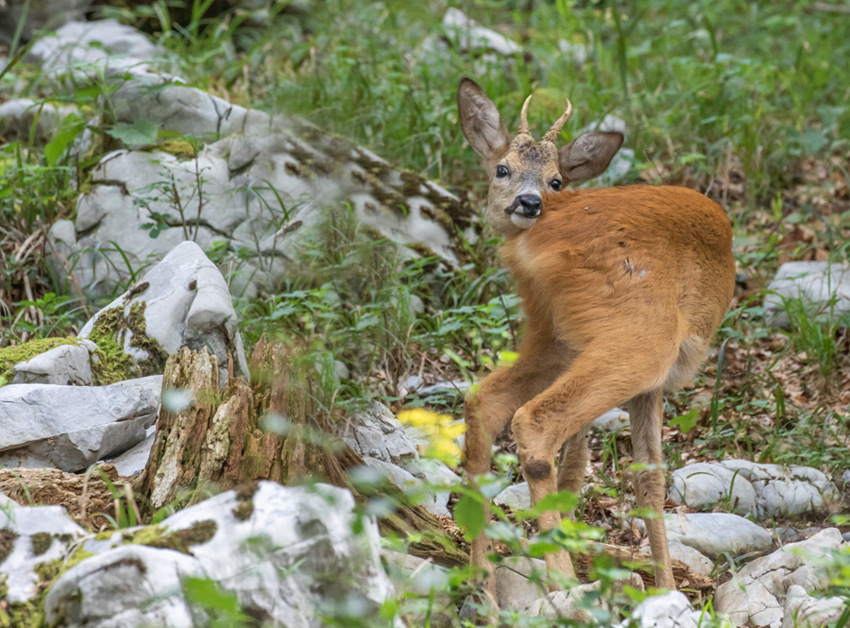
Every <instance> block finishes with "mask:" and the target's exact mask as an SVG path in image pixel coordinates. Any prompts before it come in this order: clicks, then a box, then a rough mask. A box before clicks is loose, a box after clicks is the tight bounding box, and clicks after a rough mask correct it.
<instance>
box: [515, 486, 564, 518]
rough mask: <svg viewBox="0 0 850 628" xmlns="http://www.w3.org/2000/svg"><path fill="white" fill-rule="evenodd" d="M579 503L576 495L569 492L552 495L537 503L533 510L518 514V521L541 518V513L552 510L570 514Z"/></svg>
mask: <svg viewBox="0 0 850 628" xmlns="http://www.w3.org/2000/svg"><path fill="white" fill-rule="evenodd" d="M577 503H578V497H577V496H576V494H575V493H570V492H569V491H560V492H558V493H550V494H549V495H547V496H546V497H544V498H543V499H541V500H540V501H539V502H538V503H536V504H535V505H534V508H532V509H531V510H522V511H520V512H518V513H516V517H517V519H518V520H520V521H524V520H526V519H532V518H536V517H539V516H540V515H541V513H544V512H549V511H551V510H554V511H557V512H570V511H572V510H573V509H574V508H575V507H576V504H577Z"/></svg>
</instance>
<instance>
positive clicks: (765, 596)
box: [715, 528, 844, 628]
mask: <svg viewBox="0 0 850 628" xmlns="http://www.w3.org/2000/svg"><path fill="white" fill-rule="evenodd" d="M843 544H844V539H843V538H842V537H841V533H840V532H839V531H838V529H836V528H829V529H827V530H824V531H823V532H819V533H818V534H816V535H814V536H813V537H811V538H809V539H806V540H805V541H801V542H799V543H790V544H788V545H785V546H784V547H782V548H780V549H779V550H777V551H775V552H773V553H771V554H769V555H767V556H764V557H762V558H757V559H755V560H754V561H752V562H751V563H749V564H748V565H746V566H745V567H744V568H743V569H741V570H740V571H739V572H738V573H736V574H735V575H734V576H733V578H732V579H731V580H729V581H728V582H725V583H723V584H721V585H720V586H719V587H717V593H716V595H715V608H716V609H717V610H718V611H719V612H721V613H726V614H728V615H729V618H730V619H731V620H732V622H733V623H734V624H735V625H736V626H745V625H748V624H751V625H754V626H770V628H780V627H781V626H782V624H783V620H784V618H785V617H786V604H788V605H789V609H791V608H792V607H793V608H794V610H798V609H799V608H800V607H801V606H802V605H803V604H804V603H805V600H802V601H800V600H799V598H798V600H797V601H798V602H800V604H799V605H798V606H795V602H794V601H793V600H788V599H786V595H787V594H788V593H789V592H790V591H791V588H792V587H793V586H795V585H796V586H798V587H800V588H802V590H803V591H804V592H805V593H813V592H816V591H822V590H824V589H825V588H826V587H827V585H828V584H829V576H828V574H827V573H826V571H825V570H824V569H823V567H821V566H819V564H818V563H819V559H822V558H823V557H825V556H828V555H829V554H830V553H831V552H833V551H834V550H837V549H839V548H840V547H841V546H842V545H843ZM794 591H795V592H799V591H798V589H794Z"/></svg>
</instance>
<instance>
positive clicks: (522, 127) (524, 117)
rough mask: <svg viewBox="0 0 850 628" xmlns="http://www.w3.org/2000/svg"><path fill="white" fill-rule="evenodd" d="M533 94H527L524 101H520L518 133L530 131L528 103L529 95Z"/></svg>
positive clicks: (529, 100)
mask: <svg viewBox="0 0 850 628" xmlns="http://www.w3.org/2000/svg"><path fill="white" fill-rule="evenodd" d="M533 95H534V94H529V95H528V98H526V99H525V102H524V103H522V111H520V112H519V132H520V134H522V133H525V134H526V135H531V131H529V130H528V103H530V102H531V97H532V96H533Z"/></svg>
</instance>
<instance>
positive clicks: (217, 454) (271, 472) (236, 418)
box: [134, 340, 468, 565]
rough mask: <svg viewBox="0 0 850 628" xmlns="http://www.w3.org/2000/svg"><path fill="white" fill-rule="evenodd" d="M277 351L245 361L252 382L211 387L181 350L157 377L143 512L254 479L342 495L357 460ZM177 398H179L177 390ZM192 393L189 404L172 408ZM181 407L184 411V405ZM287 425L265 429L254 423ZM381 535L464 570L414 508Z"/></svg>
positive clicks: (138, 485)
mask: <svg viewBox="0 0 850 628" xmlns="http://www.w3.org/2000/svg"><path fill="white" fill-rule="evenodd" d="M289 365H290V356H289V355H288V352H287V350H286V348H285V347H283V346H281V345H272V344H269V343H266V342H264V341H262V340H261V341H260V342H259V343H257V346H256V347H255V349H254V353H253V355H252V356H251V364H250V367H251V373H252V381H251V382H250V383H248V382H245V381H244V380H243V379H241V378H235V377H231V378H230V379H229V381H228V383H227V384H225V386H224V387H223V388H219V385H218V364H217V360H216V358H215V356H211V355H209V354H208V353H207V351H206V350H201V351H200V352H196V351H192V350H190V349H188V348H186V347H184V348H182V349H180V351H179V352H177V353H176V354H174V355H172V356H170V357H169V359H168V362H167V364H166V366H165V373H164V376H163V405H162V408H161V410H160V414H159V418H158V420H157V429H156V437H155V439H154V444H153V448H152V449H151V453H150V457H149V459H148V463H147V466H146V467H145V470H144V471H143V472H142V474H141V475H140V476H139V477H138V479H137V480H136V482H135V486H134V489H135V492H136V494H137V495H138V496H140V497H141V501H142V503H145V504H146V505H148V507H149V509H150V512H153V511H156V510H157V509H159V508H162V507H163V506H165V505H167V504H170V503H172V502H174V501H175V500H177V499H178V498H179V497H180V496H181V495H182V494H183V492H184V491H186V490H187V489H188V490H194V491H195V492H194V493H193V496H192V498H191V499H190V503H191V502H193V501H199V500H200V499H203V498H204V497H205V496H206V495H207V494H208V491H207V490H205V489H204V487H205V486H210V485H211V486H213V487H215V489H216V490H228V489H231V488H234V487H236V486H239V485H241V484H245V483H247V482H251V481H254V480H258V479H268V480H273V481H276V482H280V483H281V484H284V485H293V484H299V483H303V482H305V481H308V480H317V481H322V482H327V483H329V484H334V485H336V486H341V487H345V488H348V489H350V490H351V491H352V492H353V493H354V495H355V497H356V498H358V499H364V498H363V496H362V495H360V494H359V493H358V492H357V490H356V489H355V487H354V486H352V484H351V482H350V481H349V479H348V470H349V469H351V468H353V467H356V466H359V465H361V464H363V459H362V458H361V457H360V455H359V454H357V452H355V451H354V450H352V449H351V448H350V447H349V446H348V445H347V444H346V443H345V442H344V441H342V440H341V439H339V438H336V436H335V425H334V421H333V419H332V417H330V416H328V415H327V413H325V412H322V411H321V410H320V409H319V408H317V407H315V406H316V404H315V403H314V402H313V401H312V397H311V395H310V394H309V388H308V385H309V383H308V382H305V381H303V380H297V379H296V378H297V374H295V373H294V372H293V369H290V368H289ZM175 391H183V392H175ZM188 393H191V402H190V403H183V404H179V405H180V407H175V405H178V403H175V401H177V402H179V400H180V399H181V398H182V397H183V395H186V396H187V401H188ZM183 406H185V407H183ZM265 417H274V419H273V420H272V421H271V423H280V424H281V425H283V426H285V429H284V430H280V433H275V432H272V431H268V430H264V429H262V426H261V421H262V420H264V418H265ZM316 435H319V436H320V438H317V437H316ZM380 528H381V531H382V532H383V533H385V534H387V533H395V534H398V535H399V536H401V537H402V538H406V537H408V536H409V535H411V534H419V535H422V540H421V541H419V542H417V543H414V544H412V545H411V546H410V551H411V553H412V554H416V555H419V556H423V557H428V558H431V559H432V560H434V561H436V562H439V563H442V564H448V565H457V564H464V563H466V562H467V560H468V554H467V553H466V551H465V550H464V549H463V548H458V547H457V546H455V545H454V544H453V543H452V542H451V541H450V540H449V539H448V538H447V537H446V535H445V533H444V531H443V529H442V527H441V526H440V523H439V522H438V520H437V519H436V518H435V517H434V516H433V515H431V514H430V513H429V512H427V511H426V510H424V509H423V508H421V507H419V506H414V507H410V506H401V507H399V509H398V511H397V512H396V513H395V514H393V515H390V516H388V517H386V518H384V519H382V520H381V521H380Z"/></svg>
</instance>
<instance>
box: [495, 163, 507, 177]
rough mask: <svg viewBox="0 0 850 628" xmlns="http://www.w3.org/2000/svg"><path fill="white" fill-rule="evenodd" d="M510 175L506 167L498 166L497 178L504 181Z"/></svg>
mask: <svg viewBox="0 0 850 628" xmlns="http://www.w3.org/2000/svg"><path fill="white" fill-rule="evenodd" d="M509 174H510V171H509V170H508V169H507V168H506V167H505V166H496V177H498V178H499V179H504V178H505V177H506V176H508V175H509Z"/></svg>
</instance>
